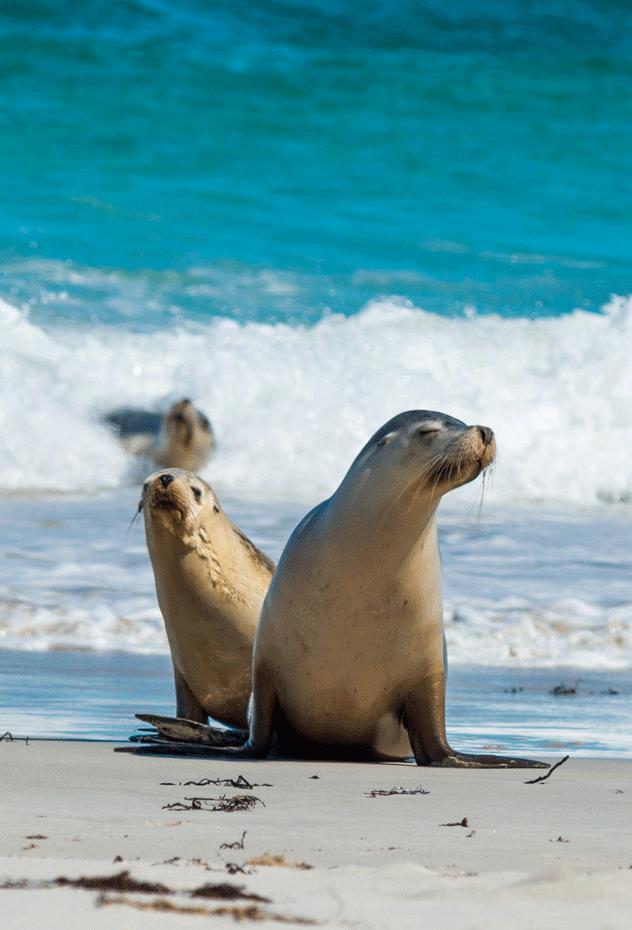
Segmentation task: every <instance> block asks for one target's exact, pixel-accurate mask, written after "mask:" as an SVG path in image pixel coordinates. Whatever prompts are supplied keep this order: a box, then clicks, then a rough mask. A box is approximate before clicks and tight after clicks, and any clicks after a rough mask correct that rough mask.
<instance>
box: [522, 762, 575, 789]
mask: <svg viewBox="0 0 632 930" xmlns="http://www.w3.org/2000/svg"><path fill="white" fill-rule="evenodd" d="M568 758H569V756H564V758H563V759H560V761H559V762H556V763H555V765H552V766H551V768H550V769H549V770H548V772H547V773H546V775H540V777H539V778H534V779H533V780H532V781H526V782H525V785H537V784H538V782H541V781H545V780H546V779H547V778H548V777H549V775H552V774H553V772H554V771H555V769H559V767H560V765H563V764H564V763H565V762H566V760H567V759H568Z"/></svg>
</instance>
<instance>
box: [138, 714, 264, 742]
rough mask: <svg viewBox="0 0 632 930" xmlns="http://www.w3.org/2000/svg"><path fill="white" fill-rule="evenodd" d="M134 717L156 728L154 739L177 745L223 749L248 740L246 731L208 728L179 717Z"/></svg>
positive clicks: (141, 715)
mask: <svg viewBox="0 0 632 930" xmlns="http://www.w3.org/2000/svg"><path fill="white" fill-rule="evenodd" d="M136 717H137V718H138V719H139V720H143V721H144V722H145V723H149V724H151V725H152V726H153V727H155V728H156V731H157V733H156V738H160V737H162V738H163V739H167V740H173V741H175V742H178V743H199V744H202V745H204V746H216V747H218V748H222V749H223V748H225V747H239V746H242V745H243V743H244V741H245V740H246V739H247V738H248V731H247V730H236V729H224V728H223V727H210V726H207V725H206V724H203V723H197V722H196V721H194V720H184V719H182V718H180V717H161V716H158V715H156V714H136Z"/></svg>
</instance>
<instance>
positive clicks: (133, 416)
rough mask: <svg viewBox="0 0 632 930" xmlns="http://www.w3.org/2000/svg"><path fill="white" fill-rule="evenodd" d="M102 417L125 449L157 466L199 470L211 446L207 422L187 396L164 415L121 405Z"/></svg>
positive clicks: (207, 457) (213, 441) (206, 459)
mask: <svg viewBox="0 0 632 930" xmlns="http://www.w3.org/2000/svg"><path fill="white" fill-rule="evenodd" d="M103 419H104V421H105V422H106V423H107V424H108V426H109V427H110V429H112V430H113V431H114V432H115V433H116V435H117V437H118V438H119V440H120V441H121V443H122V445H123V448H124V449H125V450H126V451H127V452H130V453H132V454H134V455H138V456H140V457H142V458H146V459H151V461H153V463H154V465H157V466H158V468H184V469H186V470H187V471H193V472H196V471H200V469H202V468H203V467H204V465H206V463H207V462H208V460H209V458H210V456H211V454H212V452H213V449H214V448H215V437H214V436H213V430H212V428H211V424H210V423H209V421H208V419H207V418H206V417H205V416H204V414H203V413H201V412H200V411H199V410H197V409H196V408H195V407H194V405H193V404H192V403H191V401H190V400H188V399H187V398H183V399H182V400H179V401H177V402H176V403H175V404H172V406H171V407H170V408H169V410H167V412H166V413H165V414H161V413H155V412H153V411H151V410H140V409H136V408H133V407H123V408H122V409H120V410H113V411H112V412H111V413H108V414H106V415H105V416H104V417H103Z"/></svg>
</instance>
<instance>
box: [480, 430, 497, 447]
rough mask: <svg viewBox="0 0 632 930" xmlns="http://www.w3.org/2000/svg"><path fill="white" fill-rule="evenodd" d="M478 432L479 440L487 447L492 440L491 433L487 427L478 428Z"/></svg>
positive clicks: (492, 435)
mask: <svg viewBox="0 0 632 930" xmlns="http://www.w3.org/2000/svg"><path fill="white" fill-rule="evenodd" d="M478 431H479V433H480V434H481V439H482V440H483V442H484V443H485V445H486V446H488V445H489V444H490V442H491V441H492V439H493V438H494V433H493V431H492V430H491V429H490V428H489V426H479V427H478Z"/></svg>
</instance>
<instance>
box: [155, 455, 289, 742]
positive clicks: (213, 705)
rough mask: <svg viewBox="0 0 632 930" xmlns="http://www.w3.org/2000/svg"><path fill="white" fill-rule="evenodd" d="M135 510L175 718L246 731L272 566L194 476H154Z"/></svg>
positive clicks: (167, 473) (169, 472) (166, 472)
mask: <svg viewBox="0 0 632 930" xmlns="http://www.w3.org/2000/svg"><path fill="white" fill-rule="evenodd" d="M138 509H139V511H142V513H143V518H144V521H145V535H146V538H147V548H148V549H149V556H150V558H151V564H152V567H153V570H154V579H155V582H156V594H157V595H158V603H159V605H160V610H161V612H162V616H163V618H164V621H165V629H166V631H167V638H168V640H169V647H170V649H171V658H172V661H173V671H174V678H175V688H176V714H177V716H178V717H179V718H184V719H187V720H192V721H195V722H197V723H206V722H207V718H208V716H211V717H213V718H214V719H215V720H219V721H221V722H222V723H226V724H229V725H231V726H234V727H247V708H248V699H249V697H250V692H251V666H252V649H253V644H254V639H255V631H256V628H257V621H258V620H259V613H260V611H261V605H262V603H263V599H264V597H265V596H266V592H267V590H268V587H269V586H270V580H271V578H272V575H273V573H274V568H275V565H274V562H273V561H272V560H271V559H269V558H268V556H267V555H265V554H264V553H263V552H261V551H260V550H259V549H258V548H257V547H256V546H255V545H254V544H253V543H251V542H250V540H249V539H248V538H247V537H246V536H244V534H243V533H242V532H241V531H240V530H239V529H237V527H236V526H235V525H234V524H233V523H231V521H230V520H229V519H228V517H227V516H226V514H225V513H224V511H223V510H222V508H221V507H220V504H219V501H218V500H217V497H216V496H215V494H214V493H213V491H212V489H211V488H210V487H209V486H208V484H207V483H206V482H205V481H202V479H201V478H199V477H198V476H197V475H193V474H191V473H190V472H187V471H183V470H182V469H179V468H170V469H166V470H164V471H160V472H156V473H155V474H153V475H150V477H149V478H148V479H147V480H146V481H145V483H144V485H143V489H142V494H141V499H140V503H139V505H138Z"/></svg>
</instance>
